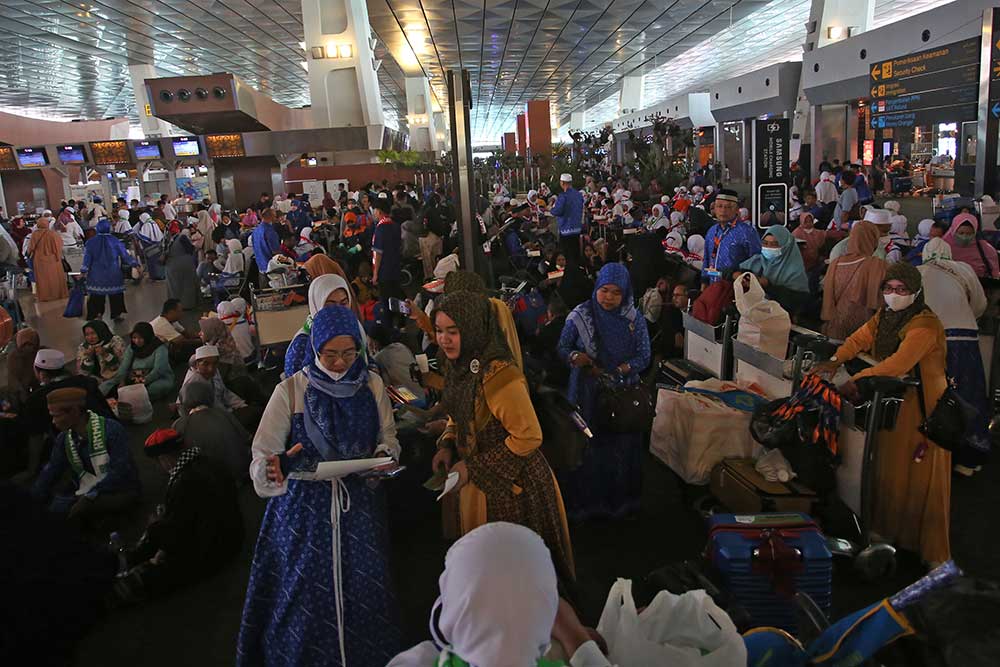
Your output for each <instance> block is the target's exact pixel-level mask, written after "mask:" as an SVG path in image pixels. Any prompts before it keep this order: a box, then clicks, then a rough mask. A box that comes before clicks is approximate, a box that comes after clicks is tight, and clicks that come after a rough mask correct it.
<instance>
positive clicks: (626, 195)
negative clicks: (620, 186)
mask: <svg viewBox="0 0 1000 667" xmlns="http://www.w3.org/2000/svg"><path fill="white" fill-rule="evenodd" d="M631 198H632V193H631V192H629V191H628V190H625V191H624V192H622V199H631Z"/></svg>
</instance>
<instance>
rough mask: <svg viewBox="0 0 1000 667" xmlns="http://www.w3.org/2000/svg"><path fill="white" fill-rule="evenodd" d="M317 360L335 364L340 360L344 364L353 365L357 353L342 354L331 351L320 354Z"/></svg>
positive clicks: (352, 351)
mask: <svg viewBox="0 0 1000 667" xmlns="http://www.w3.org/2000/svg"><path fill="white" fill-rule="evenodd" d="M319 358H320V359H322V360H323V361H329V362H330V363H337V362H338V361H341V360H342V361H343V362H344V363H345V364H353V363H354V360H355V359H357V358H358V351H357V350H344V351H343V352H337V351H336V350H332V351H328V352H320V353H319Z"/></svg>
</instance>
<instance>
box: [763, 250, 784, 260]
mask: <svg viewBox="0 0 1000 667" xmlns="http://www.w3.org/2000/svg"><path fill="white" fill-rule="evenodd" d="M760 254H761V255H763V256H764V259H777V258H779V257H781V248H761V249H760Z"/></svg>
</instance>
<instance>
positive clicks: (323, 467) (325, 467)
mask: <svg viewBox="0 0 1000 667" xmlns="http://www.w3.org/2000/svg"><path fill="white" fill-rule="evenodd" d="M386 463H392V458H391V457H388V456H383V457H380V458H377V459H350V460H347V461H321V462H320V464H319V465H318V466H317V467H316V472H315V473H313V476H312V477H311V479H315V480H326V479H336V478H337V477H346V476H347V475H353V474H354V473H356V472H364V471H365V470H371V469H372V468H377V467H378V466H380V465H385V464H386Z"/></svg>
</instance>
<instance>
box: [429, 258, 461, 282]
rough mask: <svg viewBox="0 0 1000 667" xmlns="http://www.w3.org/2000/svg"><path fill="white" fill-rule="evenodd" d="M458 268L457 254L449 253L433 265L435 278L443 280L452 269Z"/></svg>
mask: <svg viewBox="0 0 1000 667" xmlns="http://www.w3.org/2000/svg"><path fill="white" fill-rule="evenodd" d="M457 270H458V255H456V254H455V253H451V254H450V255H445V256H444V257H442V258H441V260H440V261H439V262H438V263H437V265H435V267H434V277H435V278H436V279H437V280H444V277H445V276H446V275H448V274H449V273H451V272H452V271H457Z"/></svg>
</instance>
